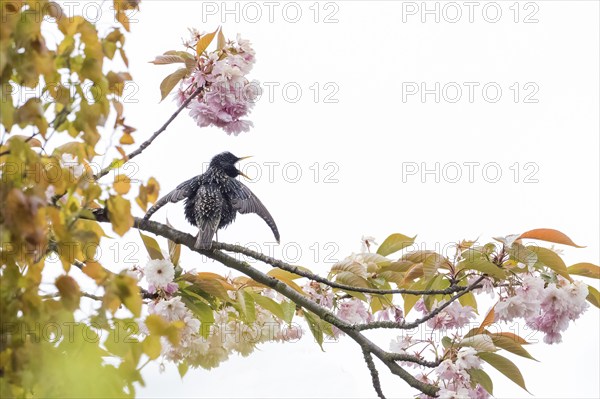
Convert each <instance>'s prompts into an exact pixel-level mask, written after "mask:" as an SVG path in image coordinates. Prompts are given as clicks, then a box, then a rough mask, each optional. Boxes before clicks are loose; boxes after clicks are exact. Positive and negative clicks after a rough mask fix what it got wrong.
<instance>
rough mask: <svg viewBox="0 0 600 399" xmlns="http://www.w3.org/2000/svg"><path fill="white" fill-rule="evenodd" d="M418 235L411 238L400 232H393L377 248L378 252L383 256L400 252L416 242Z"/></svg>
mask: <svg viewBox="0 0 600 399" xmlns="http://www.w3.org/2000/svg"><path fill="white" fill-rule="evenodd" d="M416 237H417V236H414V237H412V238H411V237H408V236H405V235H404V234H399V233H396V234H392V235H390V236H389V237H388V238H386V239H385V241H383V243H381V245H380V246H379V248H377V253H378V254H379V255H381V256H388V255H390V254H393V253H394V252H398V251H400V250H401V249H404V248H406V247H408V246H410V245H412V244H413V243H414V242H415V238H416Z"/></svg>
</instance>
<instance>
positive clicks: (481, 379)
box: [467, 369, 494, 395]
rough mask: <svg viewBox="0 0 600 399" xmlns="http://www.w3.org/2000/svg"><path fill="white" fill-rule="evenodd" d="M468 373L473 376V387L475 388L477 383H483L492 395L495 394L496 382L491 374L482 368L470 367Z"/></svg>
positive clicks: (484, 387)
mask: <svg viewBox="0 0 600 399" xmlns="http://www.w3.org/2000/svg"><path fill="white" fill-rule="evenodd" d="M467 373H469V375H470V376H471V383H473V385H472V387H473V388H475V386H476V385H477V384H479V385H481V386H482V387H483V389H485V390H486V391H487V392H488V393H489V394H490V395H493V394H494V384H493V383H492V379H491V378H490V376H489V375H488V374H487V373H486V372H485V371H483V370H481V369H469V370H467Z"/></svg>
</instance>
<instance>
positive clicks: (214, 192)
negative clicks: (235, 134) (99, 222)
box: [144, 152, 279, 249]
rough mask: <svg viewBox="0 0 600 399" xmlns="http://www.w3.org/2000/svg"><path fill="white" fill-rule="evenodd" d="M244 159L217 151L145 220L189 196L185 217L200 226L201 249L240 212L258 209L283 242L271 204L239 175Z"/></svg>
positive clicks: (145, 217) (209, 243)
mask: <svg viewBox="0 0 600 399" xmlns="http://www.w3.org/2000/svg"><path fill="white" fill-rule="evenodd" d="M246 158H247V157H246ZM242 159H245V158H238V157H236V156H235V155H233V154H232V153H230V152H223V153H221V154H219V155H216V156H215V157H214V158H213V159H212V160H211V161H210V165H209V167H208V170H207V171H206V172H205V173H203V174H201V175H199V176H196V177H192V178H191V179H189V180H187V181H185V182H183V183H181V184H180V185H178V186H177V188H175V190H173V191H171V192H170V193H169V194H167V195H165V196H164V197H162V198H161V199H159V200H158V201H157V202H156V204H154V206H153V207H152V208H150V209H149V210H148V212H147V213H146V215H145V216H144V220H148V219H150V216H152V214H153V213H155V212H156V211H158V210H159V209H160V208H161V207H162V206H164V205H165V204H167V203H169V202H179V201H181V200H182V199H185V217H186V219H187V220H188V222H190V223H191V224H192V225H194V226H198V229H199V232H198V238H197V239H196V248H198V249H210V247H211V246H212V239H213V236H214V235H215V233H216V232H217V230H219V229H222V228H224V227H226V226H228V225H229V224H230V223H231V222H233V221H234V220H235V217H236V215H237V212H239V213H256V214H257V215H258V216H260V217H261V218H262V219H263V220H264V221H265V222H266V223H267V224H268V225H269V227H270V228H271V230H272V231H273V235H274V236H275V239H277V242H279V231H278V230H277V225H276V224H275V221H274V220H273V217H272V216H271V214H270V213H269V211H268V210H267V208H265V206H264V205H263V204H262V202H260V200H259V199H258V198H257V197H256V196H255V195H254V194H253V193H252V191H250V189H249V188H248V187H246V186H245V185H244V184H243V183H241V182H240V181H238V180H237V179H236V177H237V176H239V175H242V176H244V174H243V173H242V172H240V171H239V170H238V169H237V168H236V167H235V164H236V163H238V162H239V161H241V160H242Z"/></svg>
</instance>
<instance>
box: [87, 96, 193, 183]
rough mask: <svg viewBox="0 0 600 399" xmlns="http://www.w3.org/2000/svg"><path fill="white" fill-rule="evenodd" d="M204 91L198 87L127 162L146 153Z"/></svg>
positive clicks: (106, 169) (129, 156) (105, 171)
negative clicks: (155, 140)
mask: <svg viewBox="0 0 600 399" xmlns="http://www.w3.org/2000/svg"><path fill="white" fill-rule="evenodd" d="M203 90H204V86H200V87H198V88H197V89H196V90H195V91H194V92H193V93H192V94H191V95H190V96H189V97H188V98H187V99H186V100H185V101H184V102H183V103H182V104H181V105H180V106H179V108H178V109H177V111H175V112H174V113H173V115H171V117H170V118H169V119H168V120H167V121H166V122H165V124H164V125H162V126H161V127H160V129H158V130H157V131H156V132H154V134H153V135H152V136H150V138H149V139H148V140H146V141H144V142H143V143H142V144H141V145H140V146H139V148H138V149H137V150H135V151H133V152H131V153H130V154H128V155H127V159H126V161H130V160H132V159H133V158H134V157H136V156H138V155H140V154H141V153H142V151H144V150H145V149H146V148H147V147H148V146H149V145H150V144H152V142H153V141H154V139H156V138H157V137H158V136H159V135H160V134H161V133H162V132H164V131H165V130H167V127H168V126H169V125H170V124H171V122H173V121H174V120H175V118H176V117H177V115H179V113H180V112H181V111H183V110H184V109H185V108H186V107H187V106H188V104H189V103H190V102H191V101H192V100H193V99H194V98H195V97H196V96H198V95H199V94H200V93H202V91H203ZM112 168H113V163H111V164H110V165H109V166H107V167H106V168H104V169H102V170H101V171H100V172H99V173H98V174H97V175H94V180H98V179H100V178H101V177H102V176H105V175H107V174H108V173H109V172H110V171H111V170H112Z"/></svg>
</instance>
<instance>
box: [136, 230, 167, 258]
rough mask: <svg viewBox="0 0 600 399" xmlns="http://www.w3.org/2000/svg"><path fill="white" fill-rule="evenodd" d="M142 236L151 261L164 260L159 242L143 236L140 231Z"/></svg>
mask: <svg viewBox="0 0 600 399" xmlns="http://www.w3.org/2000/svg"><path fill="white" fill-rule="evenodd" d="M140 236H141V237H142V241H143V242H144V246H145V247H146V250H147V251H148V255H150V259H164V256H163V254H162V251H161V250H160V246H159V245H158V242H156V240H155V239H154V238H152V237H150V236H147V235H145V234H142V232H141V231H140Z"/></svg>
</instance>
